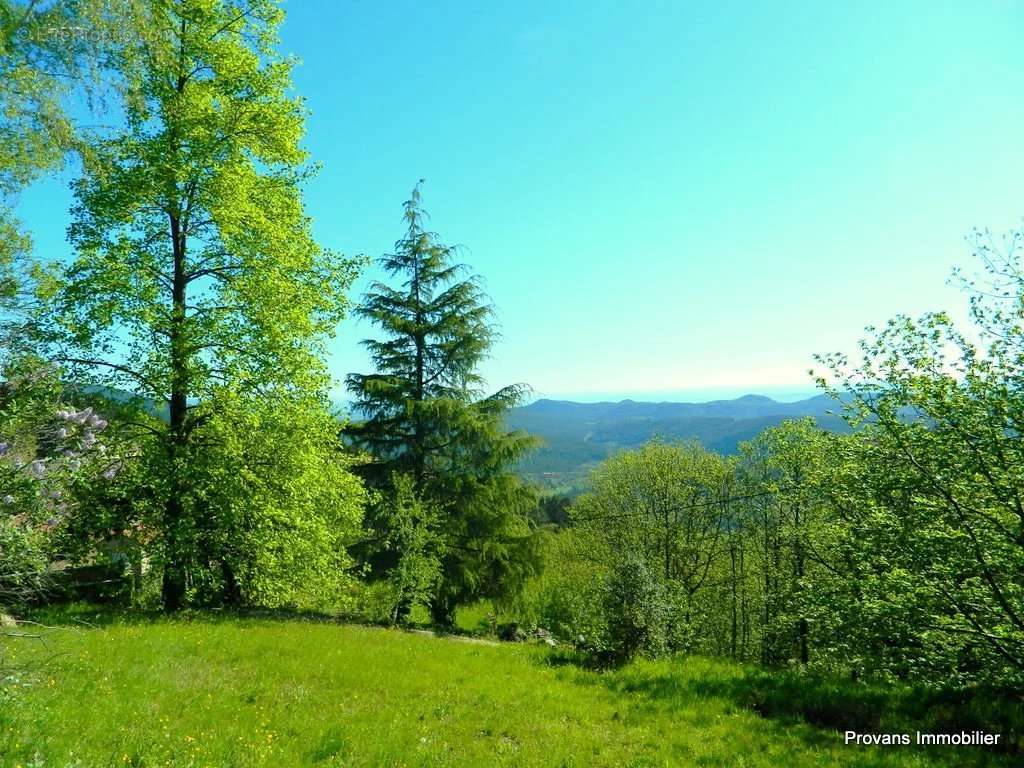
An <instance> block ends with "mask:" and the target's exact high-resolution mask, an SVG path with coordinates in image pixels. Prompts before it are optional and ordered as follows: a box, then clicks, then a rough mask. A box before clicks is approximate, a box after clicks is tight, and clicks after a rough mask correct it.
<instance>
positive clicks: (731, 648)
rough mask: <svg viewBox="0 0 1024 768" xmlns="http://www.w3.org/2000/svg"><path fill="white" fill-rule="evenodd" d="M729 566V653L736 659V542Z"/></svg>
mask: <svg viewBox="0 0 1024 768" xmlns="http://www.w3.org/2000/svg"><path fill="white" fill-rule="evenodd" d="M735 535H736V534H735V533H733V534H731V537H735ZM729 565H730V567H731V570H732V580H731V586H732V627H731V632H730V638H729V639H730V642H729V652H730V654H731V656H732V658H734V659H735V658H736V651H737V639H738V635H739V605H738V600H739V595H738V594H737V584H736V579H737V578H738V574H737V572H736V543H735V541H733V540H731V539H730V541H729Z"/></svg>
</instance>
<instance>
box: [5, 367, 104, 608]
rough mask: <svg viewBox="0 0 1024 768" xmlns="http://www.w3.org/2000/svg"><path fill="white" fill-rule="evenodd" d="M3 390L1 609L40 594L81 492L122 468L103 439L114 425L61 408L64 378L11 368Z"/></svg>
mask: <svg viewBox="0 0 1024 768" xmlns="http://www.w3.org/2000/svg"><path fill="white" fill-rule="evenodd" d="M4 373H5V376H4V380H3V383H2V384H0V606H2V605H10V604H13V603H17V602H20V601H21V600H23V599H24V598H26V597H28V596H30V595H31V594H33V593H34V592H35V591H36V590H37V589H38V588H39V587H40V586H41V582H42V579H43V578H44V574H45V572H46V570H47V568H48V567H49V565H50V562H51V560H52V557H53V552H52V543H53V542H54V540H55V536H56V532H57V530H58V529H59V528H60V527H61V526H62V525H63V524H64V523H65V522H66V521H67V520H68V519H69V517H70V516H71V515H72V514H73V512H74V509H75V494H74V493H73V490H72V489H73V486H74V484H75V483H78V482H81V481H82V480H83V479H85V478H96V480H97V481H100V480H102V479H104V478H112V477H114V475H115V474H116V473H117V471H118V469H119V466H120V464H119V461H118V460H117V459H116V458H115V457H113V456H112V455H110V454H109V451H108V447H107V446H106V445H105V444H104V441H103V439H102V437H103V433H104V431H105V430H106V429H107V426H108V425H107V420H106V419H105V418H103V416H101V415H100V414H98V413H96V412H95V411H94V410H93V409H92V408H91V407H84V408H77V407H73V406H70V405H67V404H63V403H61V401H60V392H61V385H60V381H59V378H58V377H57V375H56V372H55V371H54V370H53V369H51V368H48V367H46V366H41V365H22V366H14V365H9V366H8V368H7V369H6V370H5V372H4Z"/></svg>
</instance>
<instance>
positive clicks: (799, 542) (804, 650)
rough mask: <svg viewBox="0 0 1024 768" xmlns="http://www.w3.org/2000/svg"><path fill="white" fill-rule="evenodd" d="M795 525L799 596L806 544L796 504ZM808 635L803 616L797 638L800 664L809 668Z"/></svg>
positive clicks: (794, 563)
mask: <svg viewBox="0 0 1024 768" xmlns="http://www.w3.org/2000/svg"><path fill="white" fill-rule="evenodd" d="M793 523H794V528H795V531H794V538H793V565H794V576H795V582H796V583H795V584H794V592H795V593H796V594H797V595H798V596H799V595H801V593H802V592H803V579H804V572H805V564H804V543H803V531H802V530H801V525H802V524H803V520H802V519H801V515H800V505H799V504H795V505H794V507H793ZM802 602H803V601H802V600H801V605H800V611H801V614H802V613H803V605H802ZM808 634H809V627H808V625H807V617H806V616H803V615H801V616H800V618H799V620H798V621H797V637H798V638H799V641H800V663H801V664H802V665H804V666H807V662H808V661H810V649H809V647H808V637H807V636H808Z"/></svg>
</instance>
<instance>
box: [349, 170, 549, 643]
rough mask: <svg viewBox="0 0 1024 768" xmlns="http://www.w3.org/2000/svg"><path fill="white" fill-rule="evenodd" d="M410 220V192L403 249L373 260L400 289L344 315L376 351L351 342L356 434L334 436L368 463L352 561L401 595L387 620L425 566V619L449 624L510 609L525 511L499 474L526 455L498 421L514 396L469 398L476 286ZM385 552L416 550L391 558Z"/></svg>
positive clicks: (527, 555)
mask: <svg viewBox="0 0 1024 768" xmlns="http://www.w3.org/2000/svg"><path fill="white" fill-rule="evenodd" d="M424 217H425V213H424V211H423V210H422V209H421V207H420V191H419V187H418V186H417V187H416V189H414V190H413V193H412V196H411V198H410V199H409V200H408V201H407V202H406V203H405V223H406V227H407V229H406V233H405V236H404V237H403V238H402V239H401V240H399V241H398V242H397V243H396V244H395V252H394V253H393V254H389V255H387V256H384V257H383V258H382V259H381V266H382V267H383V268H384V270H385V271H386V272H387V273H388V274H389V275H391V276H392V277H396V278H399V279H400V280H401V283H400V286H399V287H398V288H393V287H391V286H388V285H385V284H383V283H379V282H378V283H374V284H373V285H372V286H371V288H370V291H369V292H368V293H367V295H366V297H365V298H364V300H363V302H362V304H361V305H360V306H359V308H358V312H359V314H360V315H362V316H363V317H364V318H366V319H368V320H370V321H372V322H373V323H375V324H376V325H378V326H380V328H381V329H382V330H383V331H384V333H385V338H384V339H383V340H377V339H368V340H366V341H365V342H364V344H365V345H366V347H367V349H368V350H369V352H370V356H371V358H372V360H373V362H374V365H375V367H376V370H375V371H374V372H373V373H369V374H351V375H349V377H348V384H349V389H350V390H351V391H352V393H353V394H354V396H355V398H356V405H355V410H356V415H357V417H358V418H359V420H358V421H357V422H355V423H353V424H352V425H350V426H349V428H348V429H347V430H346V435H347V437H348V439H349V440H350V441H351V442H352V443H353V444H354V445H355V446H357V447H359V448H361V449H363V450H365V451H367V452H368V454H369V462H368V463H367V465H366V467H365V469H364V474H365V476H366V478H367V480H368V481H369V482H370V484H371V485H372V487H374V488H376V489H379V490H381V491H382V492H383V493H382V496H381V503H380V504H378V505H376V508H375V509H374V510H373V512H371V515H370V526H369V535H370V538H371V541H370V542H369V546H368V547H364V550H365V554H364V557H365V558H366V560H367V561H368V562H369V563H370V564H372V565H373V566H374V567H375V568H376V569H377V571H378V572H384V573H393V574H395V575H396V578H398V579H399V580H400V582H401V584H402V585H403V586H401V587H400V589H399V591H398V594H397V596H396V597H397V600H398V604H397V606H396V616H398V617H402V616H405V615H407V614H408V611H409V609H410V607H411V605H412V602H413V600H414V594H413V592H414V591H422V590H417V589H416V588H415V587H414V585H413V584H412V583H409V584H408V585H406V582H407V580H408V579H409V578H410V573H411V569H414V570H416V571H420V572H422V571H424V569H426V571H428V572H429V571H432V570H433V568H432V567H431V566H429V565H428V564H427V563H429V561H430V560H431V559H433V560H434V561H435V562H436V563H437V573H436V578H433V582H434V588H433V590H432V594H431V595H430V599H429V605H430V610H431V612H432V614H433V616H434V618H435V619H436V620H437V621H438V622H439V623H442V624H451V623H452V620H453V618H454V609H455V607H456V606H457V605H460V604H464V603H466V602H471V601H473V600H476V599H479V598H481V597H493V598H501V597H507V596H510V595H512V594H514V593H515V591H516V590H517V588H518V587H519V586H520V585H521V584H522V582H523V581H524V579H525V578H526V577H527V576H529V575H530V574H531V573H532V572H533V571H534V570H535V567H536V559H537V558H536V540H535V536H534V535H533V533H532V531H531V529H530V523H529V520H530V518H529V513H530V512H531V510H532V509H533V508H535V507H536V503H537V502H536V497H535V496H534V494H533V492H532V491H531V489H529V488H528V487H527V486H525V485H524V484H523V483H522V482H521V481H520V480H519V479H518V478H517V477H516V476H515V475H514V474H513V473H512V471H511V465H512V464H513V463H514V462H515V461H516V460H517V459H518V458H519V457H520V456H522V455H523V453H524V452H525V451H526V450H527V449H528V448H529V447H530V446H531V444H532V442H531V440H530V438H529V437H527V436H526V435H525V434H523V433H519V432H506V431H505V427H504V421H503V417H504V415H505V413H506V411H507V410H508V409H509V408H510V407H511V406H513V405H514V404H516V403H517V402H519V400H520V399H521V398H522V396H523V394H524V392H523V388H522V387H519V386H509V387H506V388H504V389H501V390H499V391H498V392H496V393H494V394H492V395H489V396H486V397H484V396H482V394H481V391H480V387H481V385H482V384H483V381H482V379H481V378H480V375H479V373H478V372H477V366H478V365H479V363H480V361H481V360H482V359H483V357H484V356H485V355H486V354H487V352H488V350H489V349H490V346H491V342H492V340H493V337H494V329H493V315H492V310H491V308H490V306H489V305H488V304H487V303H486V297H485V295H484V293H483V291H482V289H481V288H480V285H479V281H478V279H477V278H476V277H475V276H466V274H465V273H466V267H465V266H463V265H460V264H456V263H454V262H453V255H454V250H453V248H451V247H449V246H446V245H444V244H443V243H441V242H440V240H439V238H438V236H437V235H436V234H434V233H432V232H429V231H427V230H425V229H424V228H423V220H424ZM403 477H406V478H408V480H403V479H402V478H403ZM396 495H397V498H396ZM403 496H411V497H412V498H414V499H415V502H414V504H416V505H418V506H419V507H420V508H422V509H429V510H430V515H429V519H427V518H424V517H423V516H422V515H419V516H418V517H420V518H423V519H419V520H414V519H412V518H410V516H409V514H408V512H407V510H408V508H409V503H408V502H407V501H404V500H403V499H402V497H403ZM410 525H415V526H420V527H421V528H423V527H429V528H431V529H432V531H433V532H432V533H430V532H429V531H428V530H426V528H424V530H423V531H421V532H420V533H413V532H412V531H411V530H408V529H409V526H410ZM396 538H401V539H405V540H412V539H413V538H415V539H416V540H417V541H418V542H419V543H418V544H417V546H415V547H412V548H408V549H407V550H406V551H405V552H403V551H401V550H400V549H396V548H395V547H394V546H393V542H394V541H395V540H396ZM406 556H408V557H412V558H415V559H416V560H417V561H418V564H417V565H415V566H413V565H412V564H410V563H408V562H403V559H404V558H405V557H406ZM415 581H420V579H419V578H417V579H416V580H415ZM410 590H413V591H410Z"/></svg>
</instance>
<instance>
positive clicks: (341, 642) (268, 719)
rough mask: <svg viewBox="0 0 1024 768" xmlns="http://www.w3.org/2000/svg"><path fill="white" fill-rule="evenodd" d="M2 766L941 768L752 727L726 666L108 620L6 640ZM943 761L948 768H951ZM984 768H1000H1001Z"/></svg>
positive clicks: (354, 631) (224, 624) (925, 759)
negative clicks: (613, 662)
mask: <svg viewBox="0 0 1024 768" xmlns="http://www.w3.org/2000/svg"><path fill="white" fill-rule="evenodd" d="M2 642H3V650H4V652H5V654H6V663H7V665H8V666H11V665H13V666H14V667H16V668H18V669H19V670H20V671H19V672H18V673H17V675H18V677H19V681H18V682H17V684H16V686H15V687H13V689H12V686H11V685H10V684H8V686H7V693H6V694H4V696H3V698H0V765H3V766H19V765H20V766H26V767H27V766H55V767H56V766H60V767H61V768H63V766H82V767H83V768H92V767H93V766H97V767H98V766H124V765H133V766H158V765H170V766H216V767H217V768H222V767H226V766H273V767H274V768H284V767H286V766H297V765H313V766H447V765H451V766H491V765H495V766H499V765H507V766H689V765H696V766H766V767H767V766H771V767H772V768H777V767H778V768H786V767H787V766H822V765H837V766H889V765H892V766H939V765H966V764H969V762H968V761H969V760H971V759H974V763H973V764H982V762H983V760H980V759H979V758H983V757H984V756H983V755H981V754H980V753H978V752H976V751H972V750H970V749H957V748H951V747H946V748H936V747H933V748H930V750H928V751H924V750H920V749H918V748H916V747H904V748H891V749H888V750H884V749H879V750H872V749H869V748H865V747H846V746H843V745H842V740H841V737H840V736H839V734H838V733H836V732H834V731H828V730H823V729H818V728H814V727H811V726H808V725H804V724H799V723H796V724H794V723H789V724H785V723H782V722H779V721H776V720H771V719H766V718H762V717H759V716H758V715H757V714H755V713H754V712H752V711H750V710H748V709H746V708H745V707H744V706H743V705H742V703H740V702H739V701H737V699H736V696H735V694H734V691H735V689H736V685H735V683H737V682H738V681H740V680H741V679H742V677H743V674H744V673H743V670H742V669H741V668H739V667H737V666H734V665H729V664H726V663H723V662H717V661H710V660H706V659H687V660H675V661H665V662H658V663H650V662H639V663H636V664H633V665H631V666H629V667H627V668H625V669H623V670H620V671H617V672H614V673H603V674H602V673H596V672H589V671H585V670H582V669H580V668H578V667H576V666H574V665H571V664H558V663H556V662H557V660H558V658H559V657H558V655H557V654H556V655H551V654H550V653H549V652H548V651H546V650H545V649H541V648H538V647H525V646H513V645H494V644H483V643H479V642H476V643H472V642H466V641H460V640H457V639H450V638H433V637H429V636H424V635H422V634H410V633H404V632H400V631H396V630H386V629H375V628H367V627H358V626H346V625H338V624H331V623H324V622H313V621H302V620H298V619H295V620H286V619H282V620H274V619H234V618H217V617H211V616H197V617H192V618H191V619H175V620H163V619H158V620H155V621H153V620H146V621H142V620H117V621H113V622H112V623H109V624H105V625H103V626H100V627H96V628H89V627H79V628H68V629H60V630H54V631H49V632H47V639H46V642H45V643H42V642H40V641H36V640H26V639H17V640H15V639H7V640H5V641H2ZM958 761H959V762H958ZM1001 764H1003V765H1007V766H1008V765H1011V764H1012V759H1004V760H1003V761H1002V762H1001Z"/></svg>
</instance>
